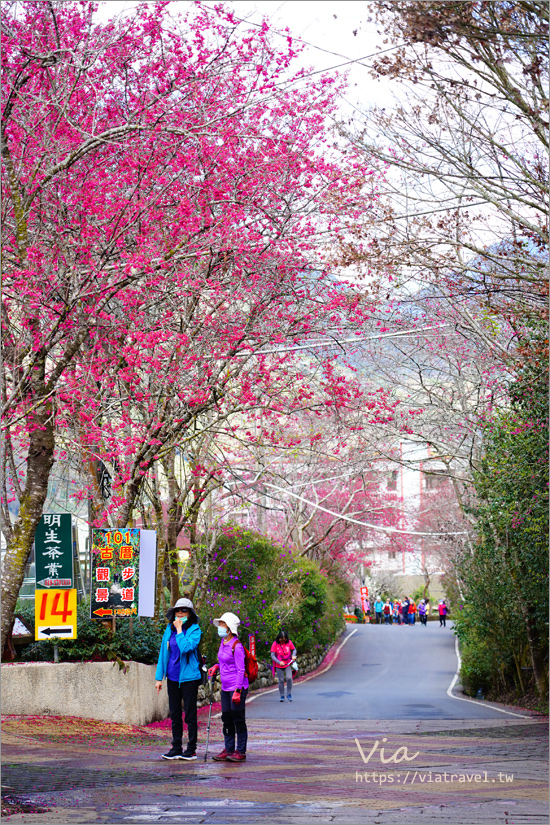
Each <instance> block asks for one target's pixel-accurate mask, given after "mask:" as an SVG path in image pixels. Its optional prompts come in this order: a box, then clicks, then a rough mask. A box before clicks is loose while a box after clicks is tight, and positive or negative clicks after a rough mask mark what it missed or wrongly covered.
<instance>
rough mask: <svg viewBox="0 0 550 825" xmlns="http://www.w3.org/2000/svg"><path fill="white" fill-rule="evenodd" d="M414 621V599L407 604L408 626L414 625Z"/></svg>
mask: <svg viewBox="0 0 550 825" xmlns="http://www.w3.org/2000/svg"><path fill="white" fill-rule="evenodd" d="M415 619H416V604H415V602H414V599H411V600H410V602H409V624H414V623H415Z"/></svg>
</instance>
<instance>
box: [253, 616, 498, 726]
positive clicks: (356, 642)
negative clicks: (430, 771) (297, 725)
mask: <svg viewBox="0 0 550 825" xmlns="http://www.w3.org/2000/svg"><path fill="white" fill-rule="evenodd" d="M355 629H356V631H357V632H356V633H353V630H355ZM352 633H353V635H350V634H352ZM346 635H347V636H350V638H349V639H348V640H347V642H346V643H345V644H344V646H343V647H342V649H341V650H340V653H339V655H338V658H337V659H336V661H335V662H334V664H333V666H332V667H331V668H330V670H328V671H327V672H326V673H323V674H322V675H320V676H317V677H315V678H313V679H310V680H309V681H305V682H303V683H299V682H298V683H297V684H295V685H294V688H293V691H292V699H293V701H292V703H290V702H285V703H284V704H283V703H281V702H279V694H278V691H276V692H273V693H268V692H266V693H263V694H260V695H258V696H257V697H256V698H254V699H252V701H250V702H247V710H246V715H247V718H248V719H266V718H273V717H274V716H276V717H280V718H281V719H350V720H351V719H356V720H359V719H433V720H437V719H497V718H500V719H501V720H502V721H504V720H505V719H509V720H510V719H513V718H514V717H513V716H509V715H507V714H504V713H502V712H499V711H497V710H494V709H493V708H492V707H491V705H490V704H481V703H477V702H468V701H463V700H460V699H454V698H452V697H451V696H448V695H447V690H448V688H449V686H450V684H451V682H452V680H453V676H454V675H455V673H456V670H457V656H456V652H455V636H454V633H453V630H452V625H451V623H449V622H448V623H447V627H446V628H445V627H440V626H439V623H438V622H429V623H428V625H427V626H426V627H424V626H422V625H414V626H410V627H409V626H403V625H401V626H399V625H357V626H353V625H350V626H348V629H347V631H346ZM344 638H345V637H344ZM455 693H456V694H457V695H458V693H459V692H458V691H457V690H456V689H455ZM251 698H252V697H251Z"/></svg>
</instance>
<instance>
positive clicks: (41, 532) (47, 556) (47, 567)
mask: <svg viewBox="0 0 550 825" xmlns="http://www.w3.org/2000/svg"><path fill="white" fill-rule="evenodd" d="M34 560H35V571H36V572H35V575H36V585H35V591H34V608H35V609H34V634H35V639H36V640H37V641H40V640H44V639H76V590H74V589H73V583H74V570H73V518H72V516H71V514H70V513H44V515H43V516H42V517H41V519H40V521H39V522H38V525H37V527H36V531H35V534H34ZM53 658H54V662H58V661H59V654H58V650H57V645H56V644H54V649H53Z"/></svg>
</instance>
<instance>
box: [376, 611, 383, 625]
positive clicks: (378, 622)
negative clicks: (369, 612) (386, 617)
mask: <svg viewBox="0 0 550 825" xmlns="http://www.w3.org/2000/svg"><path fill="white" fill-rule="evenodd" d="M375 616H376V624H381V623H382V614H381V613H375Z"/></svg>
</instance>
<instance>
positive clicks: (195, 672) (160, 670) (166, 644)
mask: <svg viewBox="0 0 550 825" xmlns="http://www.w3.org/2000/svg"><path fill="white" fill-rule="evenodd" d="M171 635H172V625H171V624H169V625H167V627H166V630H165V631H164V636H163V637H162V642H161V644H160V652H159V660H158V664H157V671H156V673H155V679H156V680H157V681H159V682H161V681H162V680H163V679H164V677H165V676H166V671H167V669H168V660H169V658H170V636H171ZM201 635H202V634H201V629H200V627H199V626H198V624H192V625H191V626H190V627H189V628H186V627H185V626H184V627H183V630H182V632H181V633H177V634H176V644H177V646H178V648H179V651H180V677H179V682H180V684H181V682H192V681H193V680H194V679H200V678H201V672H200V668H199V655H198V650H197V647H198V644H199V642H200V640H201Z"/></svg>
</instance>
